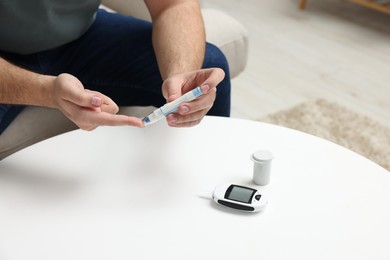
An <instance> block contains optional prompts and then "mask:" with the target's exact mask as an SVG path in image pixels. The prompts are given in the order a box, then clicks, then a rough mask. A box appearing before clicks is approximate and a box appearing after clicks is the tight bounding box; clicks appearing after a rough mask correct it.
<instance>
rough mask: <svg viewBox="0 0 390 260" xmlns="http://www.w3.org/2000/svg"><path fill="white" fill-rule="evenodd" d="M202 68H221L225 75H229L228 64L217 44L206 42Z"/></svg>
mask: <svg viewBox="0 0 390 260" xmlns="http://www.w3.org/2000/svg"><path fill="white" fill-rule="evenodd" d="M203 68H221V69H223V70H224V71H225V75H226V77H229V64H228V62H227V59H226V57H225V55H224V54H223V52H222V51H221V50H220V49H219V48H218V47H217V46H215V45H213V44H210V43H207V44H206V54H205V58H204V62H203Z"/></svg>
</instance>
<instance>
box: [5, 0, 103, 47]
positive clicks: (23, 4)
mask: <svg viewBox="0 0 390 260" xmlns="http://www.w3.org/2000/svg"><path fill="white" fill-rule="evenodd" d="M100 2H101V1H100V0H0V50H2V51H7V52H13V53H18V54H31V53H35V52H39V51H44V50H48V49H51V48H55V47H58V46H61V45H63V44H66V43H68V42H71V41H73V40H75V39H77V38H79V37H80V36H81V35H83V34H84V33H85V32H86V31H87V30H88V28H89V26H90V25H91V24H92V23H93V21H94V18H95V13H96V10H97V9H98V8H99V5H100Z"/></svg>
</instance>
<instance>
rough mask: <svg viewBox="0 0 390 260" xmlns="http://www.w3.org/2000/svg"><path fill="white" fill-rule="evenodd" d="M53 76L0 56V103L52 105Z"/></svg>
mask: <svg viewBox="0 0 390 260" xmlns="http://www.w3.org/2000/svg"><path fill="white" fill-rule="evenodd" d="M53 80H54V77H51V76H45V75H40V74H37V73H34V72H31V71H28V70H25V69H22V68H19V67H17V66H15V65H13V64H11V63H9V62H8V61H6V60H4V59H2V58H1V57H0V103H1V104H17V105H36V106H47V107H52V106H53V104H52V102H51V98H50V87H51V85H52V83H53Z"/></svg>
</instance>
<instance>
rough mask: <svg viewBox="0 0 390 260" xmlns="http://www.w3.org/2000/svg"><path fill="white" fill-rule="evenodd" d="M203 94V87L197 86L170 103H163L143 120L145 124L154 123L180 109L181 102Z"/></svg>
mask: <svg viewBox="0 0 390 260" xmlns="http://www.w3.org/2000/svg"><path fill="white" fill-rule="evenodd" d="M201 95H203V92H202V89H201V88H200V87H196V88H194V89H193V90H191V91H189V92H187V93H185V94H184V95H182V96H180V97H178V98H177V99H175V100H173V101H171V102H169V103H166V104H165V105H163V106H162V107H160V108H157V109H156V110H154V111H153V112H152V113H151V114H150V115H148V116H147V117H145V118H144V119H143V120H142V121H143V123H144V125H145V126H147V125H150V124H153V123H155V122H157V121H159V120H161V119H163V118H165V117H166V116H167V115H169V114H172V113H175V112H176V111H177V110H178V109H179V106H180V104H181V103H183V102H190V101H192V100H194V99H196V98H197V97H199V96H201Z"/></svg>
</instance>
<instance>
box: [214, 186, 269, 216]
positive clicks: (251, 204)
mask: <svg viewBox="0 0 390 260" xmlns="http://www.w3.org/2000/svg"><path fill="white" fill-rule="evenodd" d="M213 200H214V201H215V202H216V203H218V204H220V205H223V206H225V207H229V208H232V209H235V210H240V211H245V212H258V211H261V210H263V209H264V208H265V206H266V205H267V203H268V200H267V198H266V196H265V195H264V194H262V193H260V192H259V191H258V190H256V189H253V188H249V187H245V186H241V185H235V184H222V185H219V186H217V187H216V188H215V190H214V192H213Z"/></svg>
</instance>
